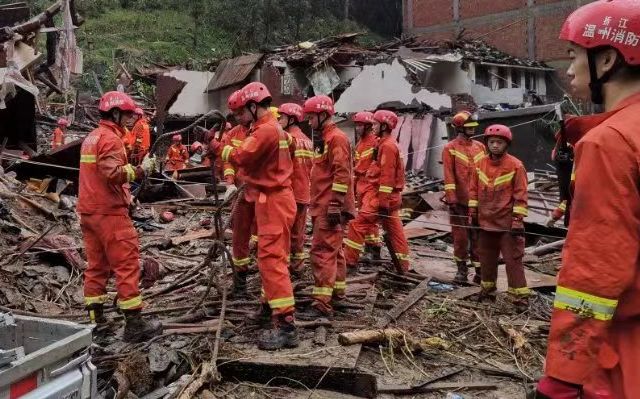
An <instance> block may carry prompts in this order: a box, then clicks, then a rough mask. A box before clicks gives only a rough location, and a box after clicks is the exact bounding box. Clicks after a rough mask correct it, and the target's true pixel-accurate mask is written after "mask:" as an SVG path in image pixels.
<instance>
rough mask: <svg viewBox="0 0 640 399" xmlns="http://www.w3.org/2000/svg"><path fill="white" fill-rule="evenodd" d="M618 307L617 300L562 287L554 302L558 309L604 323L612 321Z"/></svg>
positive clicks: (557, 292) (558, 290)
mask: <svg viewBox="0 0 640 399" xmlns="http://www.w3.org/2000/svg"><path fill="white" fill-rule="evenodd" d="M617 306H618V301H617V300H615V299H608V298H603V297H599V296H595V295H591V294H587V293H586V292H580V291H576V290H572V289H570V288H566V287H562V286H560V285H559V286H558V287H557V288H556V299H555V300H554V301H553V307H555V308H556V309H563V310H568V311H570V312H573V313H576V314H578V315H579V316H580V317H584V318H591V319H596V320H602V321H607V320H611V319H612V318H613V314H614V313H615V311H616V307H617Z"/></svg>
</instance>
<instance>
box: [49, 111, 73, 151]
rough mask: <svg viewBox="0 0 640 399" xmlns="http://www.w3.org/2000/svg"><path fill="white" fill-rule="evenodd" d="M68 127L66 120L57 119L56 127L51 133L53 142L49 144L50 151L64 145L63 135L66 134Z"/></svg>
mask: <svg viewBox="0 0 640 399" xmlns="http://www.w3.org/2000/svg"><path fill="white" fill-rule="evenodd" d="M69 125H70V123H69V121H68V120H67V119H66V118H60V119H58V127H56V128H55V130H54V131H53V140H52V142H51V149H52V150H55V149H56V148H58V147H62V146H63V145H64V135H65V133H66V132H67V128H68V127H69Z"/></svg>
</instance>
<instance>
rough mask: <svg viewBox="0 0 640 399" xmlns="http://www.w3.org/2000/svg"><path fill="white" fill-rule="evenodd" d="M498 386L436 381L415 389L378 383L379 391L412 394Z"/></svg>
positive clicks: (482, 383) (488, 383) (484, 388)
mask: <svg viewBox="0 0 640 399" xmlns="http://www.w3.org/2000/svg"><path fill="white" fill-rule="evenodd" d="M496 388H498V384H497V383H494V382H436V383H434V384H430V385H427V386H425V387H422V388H420V389H419V390H415V389H414V387H411V386H409V385H395V384H394V385H378V389H377V391H378V393H393V394H400V395H402V394H405V395H406V394H412V393H425V392H432V391H440V390H459V389H470V390H476V391H486V390H492V389H496Z"/></svg>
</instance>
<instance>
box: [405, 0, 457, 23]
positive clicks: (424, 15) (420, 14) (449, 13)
mask: <svg viewBox="0 0 640 399" xmlns="http://www.w3.org/2000/svg"><path fill="white" fill-rule="evenodd" d="M412 1H413V26H414V27H424V26H431V25H439V24H442V23H447V22H451V21H453V2H452V1H451V0H412Z"/></svg>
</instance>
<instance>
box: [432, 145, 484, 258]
mask: <svg viewBox="0 0 640 399" xmlns="http://www.w3.org/2000/svg"><path fill="white" fill-rule="evenodd" d="M485 153H486V149H485V146H484V144H482V143H480V142H479V141H476V140H471V139H466V138H463V137H457V138H455V139H453V140H451V141H450V142H449V143H447V145H446V146H445V147H444V150H443V151H442V164H443V169H444V191H445V199H446V201H447V204H448V205H449V206H450V210H449V223H451V236H452V237H453V259H454V261H456V262H466V261H467V260H468V259H469V252H471V253H470V255H471V263H472V264H473V266H474V267H476V268H479V267H480V259H479V257H478V240H477V239H472V240H470V234H469V233H470V231H469V229H468V228H467V225H468V220H469V218H468V217H467V215H468V213H469V211H468V209H467V204H468V202H469V184H470V182H471V177H472V173H473V170H474V169H475V164H476V163H478V162H479V161H480V160H481V159H482V158H484V157H485ZM451 208H453V209H454V210H452V209H451ZM474 236H475V234H471V237H474ZM469 241H471V246H469ZM469 250H470V251H469Z"/></svg>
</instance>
